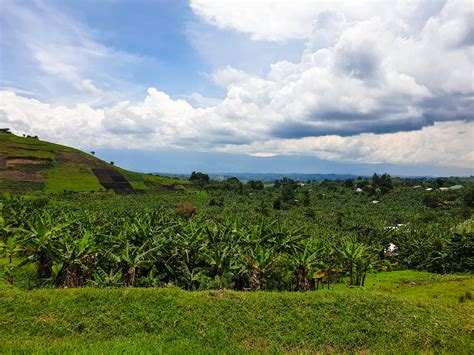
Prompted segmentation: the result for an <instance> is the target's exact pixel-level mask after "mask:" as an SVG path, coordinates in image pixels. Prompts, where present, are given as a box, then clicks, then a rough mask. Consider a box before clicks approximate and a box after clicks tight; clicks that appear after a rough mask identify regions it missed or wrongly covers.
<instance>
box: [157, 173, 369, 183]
mask: <svg viewBox="0 0 474 355" xmlns="http://www.w3.org/2000/svg"><path fill="white" fill-rule="evenodd" d="M156 174H157V175H161V176H169V177H176V178H180V179H187V178H189V174H172V173H161V172H160V173H156ZM209 176H210V177H211V178H212V179H214V180H225V179H227V178H230V177H236V178H238V179H239V180H240V181H243V182H245V181H249V180H260V181H264V182H268V181H272V182H273V181H275V180H279V179H282V178H284V177H287V178H290V179H293V180H299V181H307V180H313V181H320V180H325V179H328V180H346V179H357V178H358V177H359V176H360V175H352V174H298V173H288V174H277V173H232V172H229V173H209Z"/></svg>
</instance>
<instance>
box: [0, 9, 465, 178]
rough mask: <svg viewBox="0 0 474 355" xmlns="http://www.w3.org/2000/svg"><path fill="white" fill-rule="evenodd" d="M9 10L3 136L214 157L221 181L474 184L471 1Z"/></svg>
mask: <svg viewBox="0 0 474 355" xmlns="http://www.w3.org/2000/svg"><path fill="white" fill-rule="evenodd" d="M0 9H1V14H0V20H1V33H2V35H1V36H0V46H1V57H0V66H1V67H0V79H1V80H0V90H1V91H0V126H5V127H11V128H12V129H13V131H14V132H16V133H19V134H21V133H27V134H38V135H39V136H40V137H42V138H44V139H47V140H50V141H54V142H58V143H63V144H68V145H72V146H75V147H78V148H81V149H85V150H92V149H93V150H96V151H98V152H100V151H103V152H104V158H107V159H108V158H113V159H114V160H115V161H116V163H117V164H120V163H121V157H122V165H123V166H124V167H129V168H134V169H137V170H142V171H170V170H174V171H170V172H189V171H192V170H195V162H196V156H199V157H200V158H199V159H200V160H199V161H202V162H203V165H205V167H203V170H208V171H219V170H221V169H222V168H223V167H224V166H225V167H226V168H232V167H234V169H230V170H235V171H244V170H245V169H254V170H256V169H259V165H260V166H262V167H265V169H267V170H268V171H269V172H278V171H284V172H288V168H289V167H291V169H292V170H295V172H308V173H309V172H314V173H318V172H329V171H327V169H328V168H330V169H334V171H337V172H341V173H343V172H354V173H358V172H359V171H360V172H365V171H367V170H370V169H371V167H373V170H374V171H379V172H382V171H381V169H383V170H388V171H389V172H393V173H396V174H399V175H400V174H403V173H404V172H405V173H406V174H407V175H413V174H418V175H422V174H423V172H427V174H428V172H429V174H430V175H432V174H435V175H470V174H473V173H474V149H473V148H474V146H473V141H474V123H473V111H474V99H473V97H474V95H473V91H474V87H473V76H472V75H473V74H472V73H473V62H474V47H473V45H474V35H473V33H474V29H473V21H472V16H473V9H472V4H471V3H470V2H469V1H466V0H447V1H444V0H419V1H379V2H375V1H362V2H361V1H358V2H357V1H341V2H337V3H336V2H327V1H304V0H298V1H293V2H292V1H288V0H287V1H285V0H257V1H252V2H239V1H232V0H222V1H206V0H191V1H171V0H168V1H165V0H138V1H131V0H98V1H92V0H84V1H72V0H66V1H64V0H63V1H57V0H28V1H23V0H0ZM154 155H156V156H157V157H158V158H157V159H151V158H150V156H154ZM131 157H132V158H131ZM160 157H166V158H167V159H168V160H170V161H172V160H173V159H179V162H180V163H179V164H175V163H173V164H170V163H164V162H163V159H160ZM173 157H174V158H173ZM255 157H258V159H256V158H255ZM223 161H225V162H226V163H227V165H222V162H223ZM263 161H264V162H265V163H261V164H260V163H258V162H263ZM229 162H230V164H229ZM255 162H257V163H255ZM357 167H359V168H357ZM358 169H359V171H357V170H358ZM259 172H262V171H259Z"/></svg>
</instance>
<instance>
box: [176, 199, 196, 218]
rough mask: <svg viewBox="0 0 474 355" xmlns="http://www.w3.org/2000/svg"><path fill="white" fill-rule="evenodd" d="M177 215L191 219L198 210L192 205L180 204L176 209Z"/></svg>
mask: <svg viewBox="0 0 474 355" xmlns="http://www.w3.org/2000/svg"><path fill="white" fill-rule="evenodd" d="M176 213H177V214H178V215H180V216H181V217H185V218H190V217H192V216H194V215H195V214H196V210H195V209H194V207H193V205H192V204H191V203H186V202H180V204H179V205H178V207H177V208H176Z"/></svg>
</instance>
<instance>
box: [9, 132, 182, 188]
mask: <svg viewBox="0 0 474 355" xmlns="http://www.w3.org/2000/svg"><path fill="white" fill-rule="evenodd" d="M187 183H188V182H187V181H181V180H174V179H170V178H165V177H161V176H153V175H146V174H140V173H135V172H131V171H127V170H124V169H120V168H118V167H115V166H114V165H112V164H110V163H107V162H105V161H103V160H100V159H98V158H96V157H94V156H93V155H91V154H87V153H84V152H82V151H80V150H78V149H74V148H71V147H67V146H63V145H59V144H53V143H49V142H45V141H41V140H39V139H37V138H34V137H18V136H16V135H13V134H10V133H6V132H0V192H13V193H24V192H34V191H44V192H64V191H75V192H86V191H87V192H88V191H105V190H113V191H115V192H116V193H120V194H127V193H141V192H144V191H147V190H154V189H160V188H163V187H165V188H174V187H175V186H177V185H185V184H187Z"/></svg>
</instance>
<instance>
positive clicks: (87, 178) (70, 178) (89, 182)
mask: <svg viewBox="0 0 474 355" xmlns="http://www.w3.org/2000/svg"><path fill="white" fill-rule="evenodd" d="M101 190H104V188H103V187H102V185H101V184H100V183H99V180H98V179H97V177H96V176H95V175H94V174H93V173H92V172H91V170H90V169H89V168H88V167H87V166H84V165H81V164H73V163H64V164H61V165H57V166H55V167H54V168H52V169H50V170H49V171H48V178H47V180H46V186H45V192H63V191H101Z"/></svg>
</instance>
